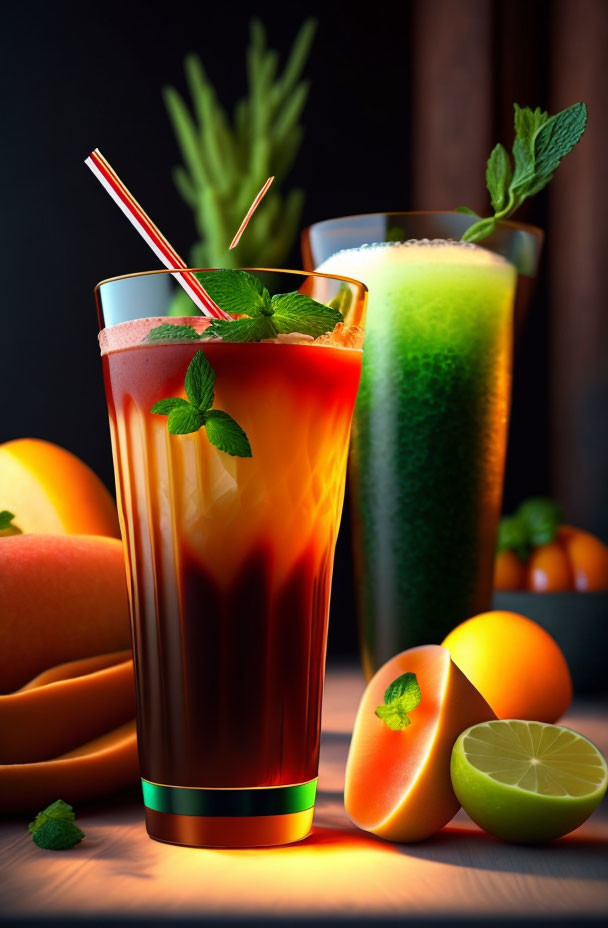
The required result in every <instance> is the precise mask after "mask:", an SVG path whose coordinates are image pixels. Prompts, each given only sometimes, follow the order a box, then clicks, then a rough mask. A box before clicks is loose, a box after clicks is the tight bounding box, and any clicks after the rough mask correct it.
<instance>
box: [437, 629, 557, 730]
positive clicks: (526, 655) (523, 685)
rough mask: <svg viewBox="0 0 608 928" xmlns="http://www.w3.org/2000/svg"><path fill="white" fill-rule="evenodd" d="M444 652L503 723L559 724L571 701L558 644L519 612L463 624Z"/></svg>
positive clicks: (453, 632) (447, 639) (446, 641)
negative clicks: (535, 722)
mask: <svg viewBox="0 0 608 928" xmlns="http://www.w3.org/2000/svg"><path fill="white" fill-rule="evenodd" d="M443 646H444V647H445V648H447V649H448V651H449V652H450V655H451V657H452V660H453V661H454V663H455V664H456V665H457V666H458V667H459V668H460V669H461V670H462V672H463V673H464V674H465V675H466V676H467V677H468V678H469V680H470V681H471V683H472V684H473V686H475V687H476V688H477V689H478V690H479V692H480V693H481V695H482V696H483V697H484V699H485V700H486V701H487V702H488V703H489V704H490V706H491V707H492V709H493V710H494V712H495V713H496V715H497V716H498V718H499V719H530V720H532V721H537V722H556V721H557V720H558V719H559V718H560V717H561V716H562V715H563V714H564V712H565V711H566V709H567V708H568V706H569V705H570V702H571V701H572V680H571V678H570V671H569V670H568V664H567V663H566V658H565V657H564V655H563V654H562V652H561V650H560V648H559V646H558V644H557V642H556V641H555V640H554V639H553V638H552V637H551V635H550V634H549V633H548V632H546V631H545V629H544V628H542V627H541V626H540V625H538V623H536V622H533V621H532V619H528V618H526V616H524V615H519V614H518V613H516V612H498V611H497V612H484V613H482V614H481V615H476V616H473V618H472V619H467V620H466V622H462V624H461V625H459V626H458V627H457V628H455V629H454V630H453V631H451V632H450V634H449V635H448V636H447V638H446V639H445V641H444V642H443Z"/></svg>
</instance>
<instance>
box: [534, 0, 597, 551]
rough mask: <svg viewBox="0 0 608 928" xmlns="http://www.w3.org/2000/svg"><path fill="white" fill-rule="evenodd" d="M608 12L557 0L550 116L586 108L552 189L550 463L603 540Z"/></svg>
mask: <svg viewBox="0 0 608 928" xmlns="http://www.w3.org/2000/svg"><path fill="white" fill-rule="evenodd" d="M607 48H608V3H606V2H604V0H556V2H555V4H554V10H553V35H552V73H551V82H552V89H551V110H552V112H557V111H558V110H560V109H563V108H564V107H565V106H568V105H570V104H571V103H574V102H576V101H577V100H584V101H585V102H586V103H587V105H588V107H589V124H588V128H587V132H586V134H585V137H584V139H583V141H582V142H581V143H580V145H579V146H578V149H577V150H576V151H574V152H573V153H572V154H571V155H570V156H569V157H568V159H567V160H566V161H565V162H564V164H563V165H562V166H561V167H560V169H559V171H558V172H557V174H556V176H555V179H554V180H553V181H552V184H551V189H550V203H549V209H550V226H549V232H550V234H549V235H548V237H547V247H548V257H549V279H550V283H551V307H550V309H551V366H552V401H553V402H552V410H551V425H552V456H551V457H552V463H553V474H552V478H553V483H554V491H555V493H556V495H558V496H559V498H560V499H561V500H563V502H564V504H565V506H566V511H567V515H568V518H569V519H571V520H572V521H575V522H579V523H580V524H581V525H583V526H587V527H589V528H590V529H591V530H595V531H596V532H598V533H600V534H601V535H603V537H604V538H605V539H606V540H608V428H607V418H608V417H607V413H608V351H607V349H608V307H607V306H606V301H607V294H608V256H607V252H608V184H607V183H606V175H607V173H608V169H607V167H606V164H607V152H608V83H607V82H606V77H605V68H606V50H607Z"/></svg>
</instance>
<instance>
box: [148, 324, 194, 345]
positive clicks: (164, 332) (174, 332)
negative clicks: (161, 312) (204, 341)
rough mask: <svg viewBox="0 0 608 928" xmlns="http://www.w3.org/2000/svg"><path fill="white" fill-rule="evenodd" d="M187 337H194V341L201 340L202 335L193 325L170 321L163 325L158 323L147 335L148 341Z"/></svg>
mask: <svg viewBox="0 0 608 928" xmlns="http://www.w3.org/2000/svg"><path fill="white" fill-rule="evenodd" d="M185 338H188V339H192V341H199V340H200V339H201V338H202V335H199V333H198V332H197V331H196V329H195V328H194V327H193V326H191V325H171V323H170V322H163V323H162V325H157V326H155V327H154V328H153V329H150V331H149V332H148V334H147V336H146V341H149V342H161V341H171V340H175V341H177V340H178V339H180V340H181V339H185Z"/></svg>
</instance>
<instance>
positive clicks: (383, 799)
mask: <svg viewBox="0 0 608 928" xmlns="http://www.w3.org/2000/svg"><path fill="white" fill-rule="evenodd" d="M408 672H409V673H414V674H416V679H417V681H418V685H419V687H420V692H421V700H420V703H419V705H418V706H417V707H416V708H415V709H413V710H411V714H410V716H409V718H410V724H409V725H407V727H405V728H404V729H403V730H401V731H394V730H392V729H391V728H389V726H388V725H387V724H386V723H385V722H384V721H382V720H381V719H380V718H379V717H378V716H377V715H376V709H377V707H378V706H380V705H381V704H382V703H383V700H384V694H385V691H386V689H387V687H388V686H389V685H390V684H391V683H392V682H393V681H394V680H396V679H397V678H398V677H400V676H401V675H402V674H404V673H408ZM494 718H496V716H495V715H494V713H493V711H492V709H491V708H490V706H489V705H488V703H487V702H486V701H485V699H484V698H483V697H482V696H481V695H480V694H479V693H478V691H477V690H476V689H475V687H474V686H473V684H472V683H470V682H469V680H468V679H467V678H466V677H465V675H464V674H463V673H462V671H460V670H459V669H458V667H457V666H456V665H455V664H454V663H453V661H452V660H451V658H450V655H449V652H448V651H447V650H446V649H445V648H443V647H441V646H440V645H423V646H422V647H418V648H411V649H410V650H408V651H403V652H402V653H401V654H397V655H396V656H395V657H393V658H392V659H391V660H390V661H388V662H387V663H386V664H385V665H384V666H383V667H381V668H380V670H379V671H378V672H377V673H376V674H375V676H374V677H373V678H372V679H371V680H370V682H369V684H368V686H367V689H366V690H365V693H364V694H363V698H362V700H361V705H360V706H359V711H358V713H357V718H356V721H355V727H354V731H353V737H352V741H351V745H350V751H349V755H348V761H347V765H346V784H345V790H344V804H345V807H346V811H347V813H348V815H349V816H350V818H351V819H352V821H353V822H354V823H355V825H358V826H359V828H363V829H365V830H366V831H371V832H372V833H373V834H376V835H378V836H379V837H381V838H386V839H387V840H389V841H421V840H422V839H424V838H428V837H429V836H430V835H433V834H435V833H436V832H437V831H439V829H440V828H442V827H443V826H444V825H446V824H447V823H448V822H449V821H450V819H451V818H452V817H453V816H454V815H455V813H456V812H457V811H458V808H459V803H458V800H457V799H456V795H455V793H454V790H453V788H452V783H451V779H450V757H451V754H452V747H453V745H454V742H455V741H456V738H457V737H458V735H459V734H460V733H461V732H462V731H463V730H464V729H465V728H468V727H469V726H470V725H474V724H475V723H477V722H484V721H489V720H491V719H494Z"/></svg>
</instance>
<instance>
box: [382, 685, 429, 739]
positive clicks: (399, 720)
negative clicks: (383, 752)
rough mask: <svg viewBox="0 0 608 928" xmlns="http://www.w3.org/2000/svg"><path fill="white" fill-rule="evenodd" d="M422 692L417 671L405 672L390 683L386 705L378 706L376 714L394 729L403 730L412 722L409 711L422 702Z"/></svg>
mask: <svg viewBox="0 0 608 928" xmlns="http://www.w3.org/2000/svg"><path fill="white" fill-rule="evenodd" d="M421 699H422V693H421V692H420V686H419V685H418V680H417V679H416V674H415V673H409V672H408V673H403V674H401V676H400V677H397V679H396V680H393V682H392V683H391V684H390V686H389V687H388V688H387V689H386V691H385V693H384V705H383V706H378V708H377V709H376V715H377V716H378V718H380V719H382V721H383V722H384V723H385V724H386V725H388V727H389V728H390V729H391V730H392V731H403V729H404V728H407V726H408V725H409V724H410V719H409V715H408V713H410V712H411V711H412V710H413V709H415V708H416V706H418V705H419V704H420V700H421Z"/></svg>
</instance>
